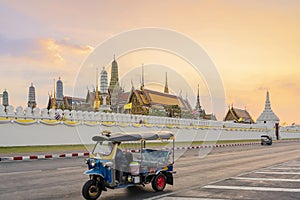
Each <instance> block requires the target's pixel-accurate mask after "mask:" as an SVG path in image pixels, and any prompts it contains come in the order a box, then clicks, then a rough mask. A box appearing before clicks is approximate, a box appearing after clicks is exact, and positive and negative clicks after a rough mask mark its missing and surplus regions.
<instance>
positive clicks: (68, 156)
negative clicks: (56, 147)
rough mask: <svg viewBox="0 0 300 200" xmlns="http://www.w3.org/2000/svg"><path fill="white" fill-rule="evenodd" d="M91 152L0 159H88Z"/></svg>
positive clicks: (3, 159)
mask: <svg viewBox="0 0 300 200" xmlns="http://www.w3.org/2000/svg"><path fill="white" fill-rule="evenodd" d="M89 155H90V153H89V152H83V153H63V154H46V155H30V156H13V157H0V161H12V160H18V161H23V160H45V159H53V158H74V157H86V156H89Z"/></svg>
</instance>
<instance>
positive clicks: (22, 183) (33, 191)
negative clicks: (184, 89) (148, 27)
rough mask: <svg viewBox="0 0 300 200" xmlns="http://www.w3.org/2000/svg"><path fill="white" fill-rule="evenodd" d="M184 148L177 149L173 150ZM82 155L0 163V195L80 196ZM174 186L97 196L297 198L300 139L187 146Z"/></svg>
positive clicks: (163, 199)
mask: <svg viewBox="0 0 300 200" xmlns="http://www.w3.org/2000/svg"><path fill="white" fill-rule="evenodd" d="M180 153H183V152H180V151H178V152H177V154H180ZM85 170H86V166H85V164H84V159H83V158H70V159H53V160H37V161H22V162H18V161H13V162H12V161H10V162H1V163H0V199H1V200H2V199H3V200H4V199H5V200H6V199H83V197H82V196H81V187H82V185H83V184H84V182H85V181H86V180H87V179H88V177H87V176H86V175H84V174H83V172H84V171H85ZM175 170H176V171H177V174H176V175H175V185H174V186H169V185H168V186H167V187H166V189H165V190H164V191H163V192H154V191H153V190H152V188H151V186H150V185H147V186H146V187H142V186H140V187H135V188H130V189H117V190H108V192H103V193H102V195H101V198H100V199H106V200H108V199H109V200H113V199H161V200H173V199H193V200H194V199H272V198H273V199H299V197H300V191H299V188H300V182H299V180H300V143H299V142H284V143H274V144H273V145H272V146H260V145H253V146H238V147H224V148H215V149H201V150H200V152H199V150H188V151H187V152H185V153H184V154H183V155H182V156H181V157H180V158H179V159H178V160H176V162H175Z"/></svg>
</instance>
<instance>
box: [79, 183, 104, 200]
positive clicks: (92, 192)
mask: <svg viewBox="0 0 300 200" xmlns="http://www.w3.org/2000/svg"><path fill="white" fill-rule="evenodd" d="M101 193H102V190H101V189H100V188H99V187H98V186H97V182H96V180H88V181H87V182H86V183H85V184H84V185H83V187H82V196H83V197H84V198H85V199H87V200H95V199H98V197H99V196H100V195H101Z"/></svg>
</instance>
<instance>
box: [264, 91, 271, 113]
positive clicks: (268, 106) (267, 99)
mask: <svg viewBox="0 0 300 200" xmlns="http://www.w3.org/2000/svg"><path fill="white" fill-rule="evenodd" d="M265 110H272V109H271V103H270V94H269V90H268V91H267V94H266V104H265Z"/></svg>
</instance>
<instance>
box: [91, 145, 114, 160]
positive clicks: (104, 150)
mask: <svg viewBox="0 0 300 200" xmlns="http://www.w3.org/2000/svg"><path fill="white" fill-rule="evenodd" d="M113 146H114V145H113V143H112V142H110V141H99V142H97V143H96V145H95V147H94V150H93V154H94V155H95V156H96V157H100V158H101V157H103V156H108V155H110V154H111V151H112V150H113Z"/></svg>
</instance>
